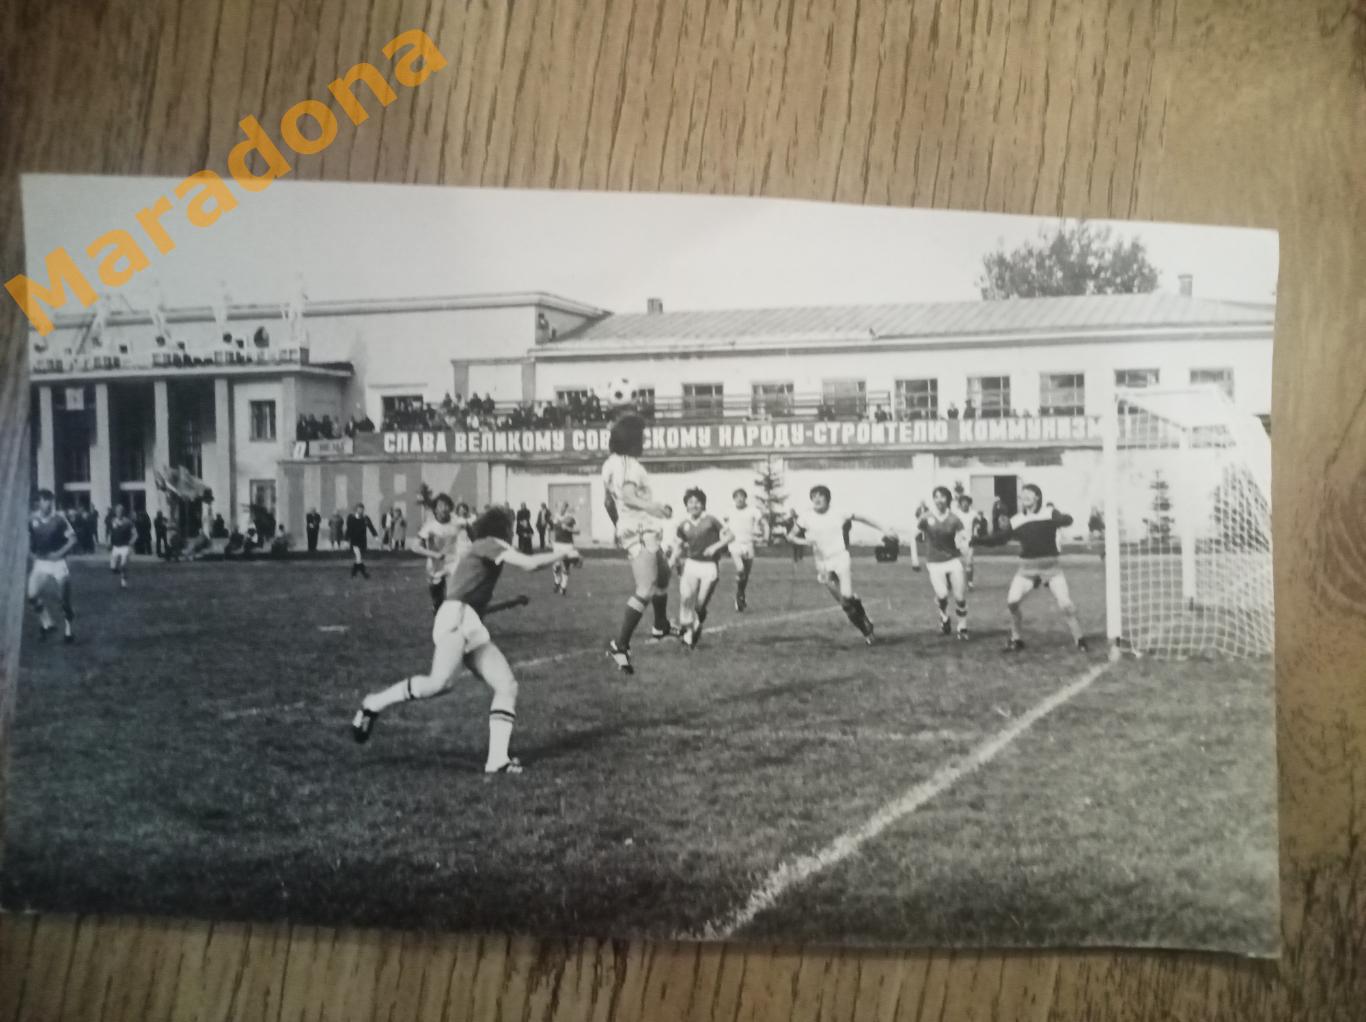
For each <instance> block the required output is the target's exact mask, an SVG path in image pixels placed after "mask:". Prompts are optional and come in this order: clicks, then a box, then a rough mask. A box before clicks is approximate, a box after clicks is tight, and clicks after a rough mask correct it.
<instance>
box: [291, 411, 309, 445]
mask: <svg viewBox="0 0 1366 1022" xmlns="http://www.w3.org/2000/svg"><path fill="white" fill-rule="evenodd" d="M294 439H295V440H307V439H308V419H307V418H306V417H305V416H303V415H300V416H299V421H298V422H297V423H296V424H295V426H294Z"/></svg>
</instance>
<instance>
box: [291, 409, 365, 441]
mask: <svg viewBox="0 0 1366 1022" xmlns="http://www.w3.org/2000/svg"><path fill="white" fill-rule="evenodd" d="M386 428H387V427H386ZM374 431H375V424H374V422H372V421H371V419H370V417H369V416H368V415H367V416H364V417H362V418H359V419H357V418H356V417H355V416H354V415H353V416H351V419H350V421H348V422H347V423H346V425H344V426H343V425H342V424H341V421H340V420H336V421H334V420H333V418H332V416H330V415H324V416H323V417H322V418H321V419H320V418H318V417H317V416H316V415H300V416H299V421H298V422H297V423H296V424H295V426H294V439H295V440H340V439H341V438H342V437H353V436H355V435H356V434H357V433H373V432H374Z"/></svg>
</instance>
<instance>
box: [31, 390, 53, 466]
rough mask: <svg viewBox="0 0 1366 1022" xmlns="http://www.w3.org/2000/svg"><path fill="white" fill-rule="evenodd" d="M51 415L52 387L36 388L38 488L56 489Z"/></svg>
mask: <svg viewBox="0 0 1366 1022" xmlns="http://www.w3.org/2000/svg"><path fill="white" fill-rule="evenodd" d="M54 427H55V422H54V418H53V415H52V387H51V386H46V387H39V388H38V452H37V454H38V478H37V479H36V480H35V482H36V483H37V488H38V489H40V490H54V491H55V490H56V489H57V443H56V439H57V438H56V434H55V430H54Z"/></svg>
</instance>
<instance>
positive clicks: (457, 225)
mask: <svg viewBox="0 0 1366 1022" xmlns="http://www.w3.org/2000/svg"><path fill="white" fill-rule="evenodd" d="M237 184H240V183H237ZM167 197H174V198H173V199H171V198H167ZM187 203H188V206H187ZM23 215H24V237H25V245H26V250H27V266H28V269H27V275H26V277H21V278H19V279H20V280H21V281H22V282H23V283H22V286H21V287H20V288H19V290H20V291H22V292H23V293H22V295H21V294H20V293H18V292H17V291H16V289H15V287H14V286H13V282H11V285H12V286H11V288H10V290H11V294H13V295H15V297H16V299H18V300H20V302H21V304H22V305H24V308H25V311H26V313H27V323H28V326H29V335H28V336H29V340H28V352H29V361H28V364H29V373H30V379H29V384H30V385H29V401H30V407H29V419H28V424H29V430H30V443H29V448H30V465H29V468H30V473H31V484H30V487H29V491H28V492H27V493H20V494H12V495H11V496H10V499H13V500H16V501H27V502H28V504H29V528H28V538H27V539H28V543H29V562H28V563H29V568H28V574H27V577H26V579H25V586H26V589H25V594H26V597H27V600H28V605H27V607H26V609H25V611H24V616H23V621H22V633H21V636H20V637H19V639H20V659H19V664H20V667H19V672H18V675H17V679H16V680H15V682H14V684H15V691H14V692H13V697H14V700H15V702H14V705H15V711H14V716H13V722H12V726H11V728H10V730H9V733H8V735H6V736H5V738H4V750H3V751H4V754H5V758H6V759H7V761H8V765H7V769H6V772H5V791H4V796H3V800H2V801H0V805H3V812H4V817H3V853H2V854H3V858H2V859H0V906H3V908H4V909H5V910H6V911H11V912H25V911H42V912H62V913H73V914H84V913H103V914H108V913H117V914H136V915H142V914H152V915H159V916H169V917H190V918H198V919H214V920H218V919H222V920H288V921H292V922H298V923H301V924H321V925H356V926H363V927H386V928H399V929H417V930H428V931H472V932H479V933H513V934H532V935H548V936H560V935H565V936H590V937H632V936H645V937H649V938H653V939H660V940H705V941H721V940H724V941H729V940H738V941H762V942H766V943H769V944H807V945H854V946H887V947H925V946H939V947H943V946H953V947H960V946H961V947H1088V946H1139V947H1173V948H1193V949H1205V950H1215V951H1225V952H1233V953H1237V954H1243V955H1250V956H1259V957H1265V956H1274V955H1276V954H1277V953H1278V950H1279V941H1280V910H1279V894H1278V860H1277V853H1278V831H1277V818H1276V804H1277V792H1276V749H1275V700H1274V689H1275V684H1274V682H1275V679H1274V672H1273V650H1274V631H1275V628H1274V608H1273V599H1272V551H1271V454H1270V440H1269V436H1270V430H1271V428H1272V422H1271V417H1270V411H1271V394H1272V368H1273V358H1272V350H1273V333H1274V326H1275V319H1276V308H1275V306H1276V288H1277V276H1278V245H1277V235H1276V233H1275V232H1274V231H1270V230H1252V229H1247V228H1225V227H1219V226H1212V225H1188V224H1171V223H1150V222H1143V221H1094V220H1077V219H1059V218H1041V217H1026V216H1014V215H1004V214H990V213H967V212H953V211H946V210H920V209H898V208H887V207H875V206H856V205H839V204H833V203H819V202H804V201H803V202H799V201H790V200H781V199H759V198H737V197H716V196H704V195H669V194H646V193H604V192H573V191H521V190H511V189H496V190H495V189H467V188H435V187H418V186H397V185H349V184H348V185H343V184H326V183H314V182H307V183H306V182H292V181H278V182H275V183H273V184H270V186H269V187H268V188H266V187H261V188H257V189H254V190H245V189H242V188H240V187H235V186H230V185H229V184H227V183H225V182H223V181H221V180H218V181H217V184H216V185H215V184H214V182H212V181H205V180H200V179H197V178H191V179H187V181H185V182H178V181H174V180H169V179H165V180H164V179H158V178H134V177H118V178H116V177H77V176H58V175H30V176H26V177H25V178H24V179H23ZM24 288H27V290H26V291H25V290H23V289H24Z"/></svg>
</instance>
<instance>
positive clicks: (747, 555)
mask: <svg viewBox="0 0 1366 1022" xmlns="http://www.w3.org/2000/svg"><path fill="white" fill-rule="evenodd" d="M730 557H731V560H733V561H752V560H754V544H753V543H752V542H750V541H749V540H732V541H731V544H730Z"/></svg>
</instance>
